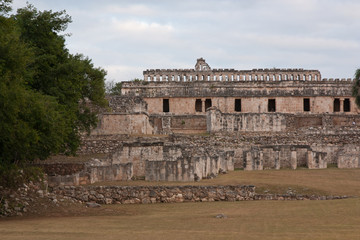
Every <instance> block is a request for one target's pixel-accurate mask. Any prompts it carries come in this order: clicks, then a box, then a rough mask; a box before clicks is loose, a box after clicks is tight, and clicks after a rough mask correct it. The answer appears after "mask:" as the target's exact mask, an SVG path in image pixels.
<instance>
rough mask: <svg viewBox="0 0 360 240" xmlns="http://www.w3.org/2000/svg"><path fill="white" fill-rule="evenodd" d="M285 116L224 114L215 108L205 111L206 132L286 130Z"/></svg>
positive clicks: (275, 114)
mask: <svg viewBox="0 0 360 240" xmlns="http://www.w3.org/2000/svg"><path fill="white" fill-rule="evenodd" d="M286 127H287V125H286V115H285V114H279V113H241V114H226V113H222V112H220V110H218V109H217V108H215V107H211V108H209V109H208V111H207V131H208V132H209V133H215V132H221V131H224V132H242V131H249V132H265V131H270V132H278V131H285V130H286Z"/></svg>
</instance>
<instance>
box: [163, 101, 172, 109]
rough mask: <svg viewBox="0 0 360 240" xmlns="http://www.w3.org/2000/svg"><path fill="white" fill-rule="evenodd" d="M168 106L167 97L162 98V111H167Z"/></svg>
mask: <svg viewBox="0 0 360 240" xmlns="http://www.w3.org/2000/svg"><path fill="white" fill-rule="evenodd" d="M169 111H170V106H169V99H163V112H169Z"/></svg>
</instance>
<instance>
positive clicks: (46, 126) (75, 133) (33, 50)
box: [0, 0, 106, 164]
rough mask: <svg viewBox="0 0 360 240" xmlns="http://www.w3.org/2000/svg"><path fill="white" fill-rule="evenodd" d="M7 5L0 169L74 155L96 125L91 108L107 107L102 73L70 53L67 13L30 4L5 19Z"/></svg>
mask: <svg viewBox="0 0 360 240" xmlns="http://www.w3.org/2000/svg"><path fill="white" fill-rule="evenodd" d="M10 4H11V0H1V1H0V122H1V124H0V163H2V164H6V163H8V164H14V163H20V162H23V161H31V160H33V159H45V158H47V157H48V156H49V155H50V154H56V153H75V152H76V150H77V148H78V146H79V144H80V135H81V133H82V132H84V131H90V129H91V128H92V127H94V126H96V123H97V118H96V112H94V111H93V110H92V109H95V108H90V106H94V105H96V106H100V107H103V106H105V105H106V100H105V86H104V81H105V75H106V72H105V71H104V70H103V69H101V68H96V67H94V65H93V63H92V61H91V59H89V58H87V57H84V56H83V55H82V54H75V55H73V54H70V53H69V51H68V49H67V48H66V47H65V35H60V34H61V33H62V32H64V31H65V30H66V28H67V26H68V24H69V23H71V17H70V16H69V15H67V14H66V12H65V11H60V12H52V11H51V10H50V11H43V12H41V11H38V10H37V9H36V8H35V7H34V6H32V5H29V4H28V5H27V6H26V7H24V8H21V9H18V10H17V13H16V14H14V15H11V16H8V13H9V11H10V9H11V7H10ZM89 103H90V104H89Z"/></svg>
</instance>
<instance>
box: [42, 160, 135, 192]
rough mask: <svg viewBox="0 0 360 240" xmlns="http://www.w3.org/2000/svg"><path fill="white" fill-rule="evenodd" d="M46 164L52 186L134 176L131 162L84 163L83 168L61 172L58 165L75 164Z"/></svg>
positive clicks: (123, 179) (115, 179)
mask: <svg viewBox="0 0 360 240" xmlns="http://www.w3.org/2000/svg"><path fill="white" fill-rule="evenodd" d="M51 165H52V164H46V166H47V167H45V173H46V174H47V175H48V176H47V180H48V183H49V185H50V186H57V185H73V186H77V185H84V184H92V183H95V182H102V181H117V180H121V181H127V180H130V179H131V178H132V176H133V166H132V164H131V163H127V164H113V165H103V164H100V165H92V164H83V169H78V168H76V169H73V171H71V173H70V172H66V173H60V174H59V172H58V171H57V170H56V168H57V167H58V166H60V165H61V166H62V167H63V168H64V169H69V168H72V167H73V166H74V164H65V163H64V164H54V167H51Z"/></svg>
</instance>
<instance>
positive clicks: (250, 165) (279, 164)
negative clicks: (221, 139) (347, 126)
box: [243, 145, 327, 170]
mask: <svg viewBox="0 0 360 240" xmlns="http://www.w3.org/2000/svg"><path fill="white" fill-rule="evenodd" d="M243 155H244V159H245V161H244V169H245V170H264V169H280V168H290V169H296V168H297V167H304V161H306V167H308V168H309V169H320V168H327V159H326V153H325V152H317V151H314V150H312V149H311V148H310V147H309V146H306V145H273V146H266V145H262V146H252V147H251V149H250V150H249V151H244V152H243Z"/></svg>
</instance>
